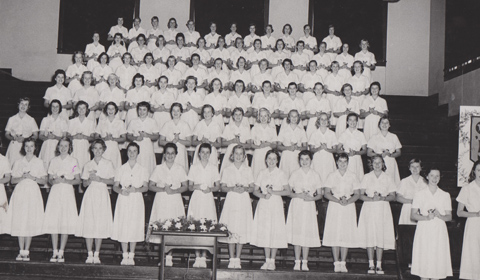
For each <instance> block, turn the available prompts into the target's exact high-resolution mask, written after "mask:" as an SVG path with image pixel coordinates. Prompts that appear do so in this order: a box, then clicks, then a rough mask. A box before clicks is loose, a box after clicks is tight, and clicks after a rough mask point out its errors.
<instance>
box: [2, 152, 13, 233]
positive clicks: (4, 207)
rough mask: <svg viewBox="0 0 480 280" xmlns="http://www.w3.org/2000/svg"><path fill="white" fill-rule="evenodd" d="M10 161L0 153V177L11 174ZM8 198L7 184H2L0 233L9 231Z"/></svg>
mask: <svg viewBox="0 0 480 280" xmlns="http://www.w3.org/2000/svg"><path fill="white" fill-rule="evenodd" d="M11 173H12V170H11V169H10V163H9V162H8V159H7V158H6V157H5V156H3V155H2V154H0V178H3V177H5V175H6V174H11ZM7 210H8V199H7V193H6V192H5V185H4V184H0V234H4V233H7V232H6V228H5V223H6V221H7Z"/></svg>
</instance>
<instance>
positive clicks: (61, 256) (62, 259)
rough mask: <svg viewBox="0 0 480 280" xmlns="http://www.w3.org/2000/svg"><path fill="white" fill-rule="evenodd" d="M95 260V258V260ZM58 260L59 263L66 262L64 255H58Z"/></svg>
mask: <svg viewBox="0 0 480 280" xmlns="http://www.w3.org/2000/svg"><path fill="white" fill-rule="evenodd" d="M94 261H95V260H94ZM57 262H58V263H64V262H65V257H64V256H63V254H62V255H58V257H57Z"/></svg>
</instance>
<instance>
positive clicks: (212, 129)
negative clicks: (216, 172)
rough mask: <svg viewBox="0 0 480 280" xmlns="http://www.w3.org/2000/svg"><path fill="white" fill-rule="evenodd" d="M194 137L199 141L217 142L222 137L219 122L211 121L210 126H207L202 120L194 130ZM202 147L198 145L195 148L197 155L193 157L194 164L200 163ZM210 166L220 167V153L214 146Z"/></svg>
mask: <svg viewBox="0 0 480 280" xmlns="http://www.w3.org/2000/svg"><path fill="white" fill-rule="evenodd" d="M193 135H195V136H197V139H198V140H199V141H201V140H202V139H203V138H206V139H208V141H210V142H215V141H216V140H217V139H218V138H219V137H221V136H222V128H221V127H220V125H218V123H217V122H215V121H213V120H212V121H211V122H210V124H207V123H206V122H205V120H201V121H200V122H199V123H198V124H197V125H196V126H195V129H194V130H193ZM199 149H200V145H197V147H196V148H195V153H194V155H193V164H195V163H199V162H200V158H199V156H198V153H199ZM208 162H209V164H211V165H213V166H215V167H218V151H217V148H215V147H213V146H212V153H211V155H210V158H209V161H208Z"/></svg>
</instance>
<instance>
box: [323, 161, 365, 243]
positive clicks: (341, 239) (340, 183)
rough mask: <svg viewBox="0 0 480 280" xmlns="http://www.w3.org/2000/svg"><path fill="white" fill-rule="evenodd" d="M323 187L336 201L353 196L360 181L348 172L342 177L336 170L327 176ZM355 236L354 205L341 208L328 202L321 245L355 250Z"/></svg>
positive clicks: (338, 204) (355, 215)
mask: <svg viewBox="0 0 480 280" xmlns="http://www.w3.org/2000/svg"><path fill="white" fill-rule="evenodd" d="M324 186H325V188H329V189H330V190H331V191H332V194H333V196H334V197H336V198H337V199H340V198H342V197H346V198H347V199H348V198H350V197H351V196H352V195H353V194H354V191H355V190H358V189H359V188H360V181H358V179H357V176H356V175H355V174H354V173H352V172H350V171H348V170H347V171H346V172H345V174H343V175H342V174H340V172H339V171H338V170H336V171H334V172H332V173H330V175H328V177H327V180H326V181H325V183H324ZM357 234H358V229H357V211H356V209H355V203H350V204H348V205H346V206H343V205H341V204H340V203H336V202H332V201H329V202H328V208H327V216H326V218H325V229H324V232H323V245H324V246H331V247H337V246H338V247H346V248H355V247H358V241H357V239H358V236H357Z"/></svg>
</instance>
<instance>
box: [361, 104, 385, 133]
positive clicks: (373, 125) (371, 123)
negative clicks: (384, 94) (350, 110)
mask: <svg viewBox="0 0 480 280" xmlns="http://www.w3.org/2000/svg"><path fill="white" fill-rule="evenodd" d="M370 108H373V109H375V111H379V112H381V113H383V112H384V111H388V107H387V101H385V99H383V98H381V97H380V96H379V97H377V99H373V97H372V96H371V95H368V96H367V97H365V100H363V103H362V105H361V109H362V110H364V111H370ZM379 120H380V116H378V115H374V114H370V115H368V116H367V117H366V118H365V124H364V126H363V133H364V134H365V139H367V141H368V140H369V139H370V138H371V137H373V136H374V135H375V134H377V133H378V132H379V131H380V129H379V128H378V121H379Z"/></svg>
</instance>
